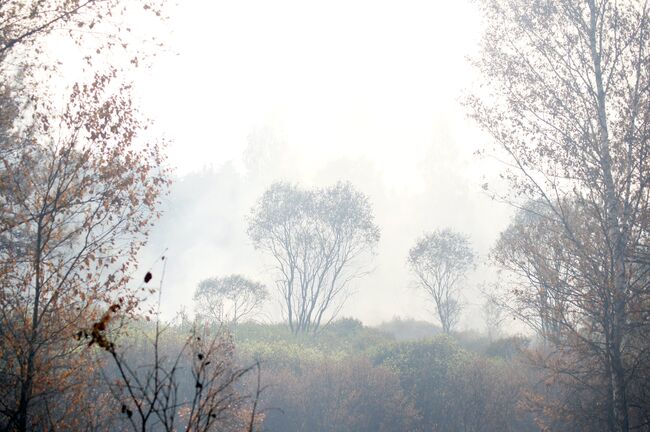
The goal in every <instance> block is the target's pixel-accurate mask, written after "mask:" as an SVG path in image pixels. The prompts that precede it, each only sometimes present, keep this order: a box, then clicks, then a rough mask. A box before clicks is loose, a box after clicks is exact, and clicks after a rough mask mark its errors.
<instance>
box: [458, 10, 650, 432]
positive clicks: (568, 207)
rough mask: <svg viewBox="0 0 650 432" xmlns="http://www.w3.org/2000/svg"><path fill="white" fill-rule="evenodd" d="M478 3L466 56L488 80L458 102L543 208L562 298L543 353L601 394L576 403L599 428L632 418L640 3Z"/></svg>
mask: <svg viewBox="0 0 650 432" xmlns="http://www.w3.org/2000/svg"><path fill="white" fill-rule="evenodd" d="M481 4H482V6H483V12H484V14H485V23H486V31H485V37H484V39H483V53H482V56H481V57H480V58H479V59H478V60H477V64H478V66H479V67H480V68H481V71H482V72H483V74H484V76H485V78H486V81H487V82H488V83H487V85H486V87H485V89H484V90H481V92H483V91H484V93H482V94H485V95H486V96H485V97H482V96H481V95H479V96H477V97H473V98H470V100H469V105H470V107H471V108H472V110H473V112H474V117H475V118H476V119H477V120H478V122H479V123H480V125H481V126H482V127H483V128H484V129H485V130H486V131H488V132H489V133H491V135H492V136H493V137H494V139H495V141H496V142H497V143H498V144H499V146H500V147H501V148H502V149H504V150H505V152H506V153H507V155H508V157H509V158H510V162H511V166H512V169H511V170H510V172H508V173H507V174H506V175H505V177H506V178H508V179H509V180H510V181H511V185H512V190H513V192H514V194H515V195H514V197H513V200H515V201H519V200H524V202H525V201H527V200H533V201H540V202H543V203H544V205H545V206H546V208H547V209H548V211H547V212H546V213H545V214H544V217H545V218H548V219H550V221H551V222H550V224H549V225H550V226H552V227H553V228H554V229H555V230H556V231H555V232H554V233H553V235H552V239H553V243H554V245H555V246H556V247H558V248H559V250H561V251H562V253H561V254H559V255H557V257H561V259H562V265H563V267H564V268H565V270H564V271H565V272H566V274H567V275H568V277H567V278H561V279H560V282H561V283H560V284H558V285H557V286H556V287H559V288H560V289H561V291H559V292H561V293H562V295H563V296H564V297H565V298H566V302H565V304H568V305H570V307H569V308H568V309H565V310H562V309H561V308H560V310H556V311H554V315H552V317H553V318H552V319H553V320H554V324H557V325H559V326H560V328H559V331H560V332H561V335H562V337H561V338H560V340H561V343H560V344H558V346H557V349H556V354H557V355H555V356H546V358H547V359H549V361H546V362H544V365H545V366H546V367H548V369H549V371H550V372H551V374H552V376H553V377H555V379H556V381H557V380H560V379H564V380H566V383H567V385H568V386H569V387H568V388H569V389H570V390H571V389H573V391H569V392H568V394H573V393H574V392H577V391H578V389H579V388H587V387H589V388H590V389H591V391H592V393H591V394H592V395H599V396H598V398H599V401H598V404H601V405H602V406H604V407H605V408H606V409H605V410H603V409H602V408H600V409H598V408H597V407H598V406H599V405H598V404H595V405H594V409H593V410H592V411H591V413H586V414H585V416H584V417H585V419H587V420H589V421H592V419H593V417H595V416H598V415H600V412H603V411H604V418H603V419H602V423H600V425H599V428H602V429H604V428H607V429H609V430H612V431H628V430H629V429H630V428H635V427H641V426H642V425H644V424H645V421H646V420H645V417H647V415H646V414H643V410H644V408H642V407H644V406H648V400H647V398H645V400H644V399H643V398H642V397H641V396H639V395H636V396H633V395H632V394H631V393H630V389H631V387H629V383H633V382H636V381H637V380H639V379H640V377H639V376H638V375H637V374H638V373H639V368H638V367H637V366H636V365H638V364H642V363H644V362H646V361H647V354H646V353H647V337H646V338H645V342H643V339H644V338H639V337H638V335H639V334H641V333H644V334H646V335H647V334H649V331H650V328H648V320H647V319H646V318H643V317H647V316H648V307H649V306H650V301H649V297H650V289H649V285H648V282H649V281H648V278H647V273H648V265H647V263H648V262H649V260H648V252H649V250H650V249H649V248H648V238H650V235H649V228H650V218H649V216H650V215H649V212H648V210H649V209H650V206H649V205H648V203H649V198H650V194H649V191H650V158H649V155H650V152H649V151H648V150H649V146H648V139H649V138H650V105H649V104H648V101H649V100H650V67H649V57H648V54H649V53H650V32H649V31H648V28H649V26H648V19H649V18H650V17H649V10H648V8H649V5H648V2H647V1H618V2H612V1H608V0H581V1H573V0H560V1H555V2H543V1H527V0H484V1H482V2H481ZM487 95H489V96H487ZM519 205H521V201H520V202H519ZM534 251H535V253H537V251H539V249H537V248H536V249H534ZM539 255H540V256H544V255H545V253H539ZM549 258H552V257H549ZM544 267H546V268H552V267H553V262H551V261H548V262H547V263H546V264H545V265H544ZM540 269H541V267H540ZM535 271H537V270H535ZM538 276H542V274H541V273H540V274H539V275H538ZM533 288H535V287H533ZM531 298H532V297H531ZM556 309H557V308H556ZM632 342H635V343H634V344H633V343H632ZM637 343H643V344H645V347H644V346H639V345H637ZM637 397H641V400H636V401H635V402H634V403H632V402H631V398H637ZM574 399H575V398H574ZM568 416H573V417H574V418H575V417H576V412H569V413H567V417H568ZM589 417H591V419H590V418H589ZM631 419H632V421H631Z"/></svg>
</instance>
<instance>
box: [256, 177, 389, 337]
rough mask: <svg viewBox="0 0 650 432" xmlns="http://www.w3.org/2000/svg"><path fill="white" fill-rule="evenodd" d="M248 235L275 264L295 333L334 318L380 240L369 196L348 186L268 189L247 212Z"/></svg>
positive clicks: (280, 290)
mask: <svg viewBox="0 0 650 432" xmlns="http://www.w3.org/2000/svg"><path fill="white" fill-rule="evenodd" d="M248 235H249V236H250V238H251V240H252V241H253V245H254V246H255V248H257V249H260V250H262V251H264V252H266V253H267V254H268V255H269V256H270V257H271V258H272V259H273V261H274V268H275V276H276V277H277V283H276V287H277V289H278V292H279V294H280V297H281V299H282V304H283V307H284V314H285V318H286V319H287V321H288V325H289V327H290V328H291V330H292V331H293V332H294V333H305V332H315V331H317V330H318V329H320V328H321V326H322V325H324V324H327V323H328V322H330V321H331V320H332V319H333V318H334V317H335V316H336V315H337V313H338V312H339V310H340V309H341V307H342V306H343V304H344V302H345V300H346V299H347V296H348V295H349V290H348V288H349V284H350V282H351V281H352V280H353V279H355V278H357V277H359V276H361V275H363V274H364V273H365V271H366V270H365V268H366V267H365V264H366V263H367V261H368V258H370V256H371V255H372V252H373V250H374V248H375V246H376V245H377V243H378V241H379V237H380V234H379V228H378V227H377V226H376V225H375V223H374V216H373V214H372V207H371V205H370V203H369V201H368V197H366V196H365V195H364V194H363V193H361V192H359V191H357V190H356V189H355V188H354V187H353V186H352V185H351V184H350V183H337V184H335V185H334V186H331V187H327V188H319V189H312V190H305V189H301V188H299V187H297V186H294V185H291V184H287V183H275V184H273V185H272V186H271V187H270V188H269V189H268V190H267V191H266V192H265V193H264V194H263V195H262V197H261V198H260V200H259V201H258V203H257V204H256V205H255V207H254V208H253V209H252V212H251V216H250V218H249V223H248Z"/></svg>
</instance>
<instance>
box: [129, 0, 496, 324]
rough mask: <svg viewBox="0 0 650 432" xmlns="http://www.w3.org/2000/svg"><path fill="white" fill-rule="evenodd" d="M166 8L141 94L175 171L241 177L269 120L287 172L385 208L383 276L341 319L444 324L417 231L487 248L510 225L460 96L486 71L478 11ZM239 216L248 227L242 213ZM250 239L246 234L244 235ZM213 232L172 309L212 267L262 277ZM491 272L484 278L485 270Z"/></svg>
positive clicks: (246, 4) (171, 295) (186, 253)
mask: <svg viewBox="0 0 650 432" xmlns="http://www.w3.org/2000/svg"><path fill="white" fill-rule="evenodd" d="M169 14H170V19H169V21H167V22H166V23H165V25H164V30H165V32H167V33H168V34H167V35H166V36H165V37H164V38H163V39H166V49H167V51H166V52H165V53H163V54H161V55H158V57H157V60H156V61H155V62H154V65H153V67H152V68H151V69H149V70H140V71H139V72H138V74H139V78H137V83H136V84H137V85H136V89H137V90H138V92H139V95H140V97H141V99H142V103H143V108H144V112H145V113H147V114H148V115H149V116H150V117H152V118H153V119H154V120H155V121H156V122H157V124H158V125H159V127H160V129H161V130H162V131H164V133H165V134H166V136H168V137H169V138H170V139H171V140H172V145H171V147H170V148H169V158H170V162H171V164H172V165H173V166H175V167H176V168H177V171H176V173H177V174H178V175H180V176H182V175H184V174H187V173H190V172H193V171H197V170H200V169H202V168H203V167H206V166H214V167H219V166H221V165H222V164H223V163H225V162H228V161H233V162H234V164H235V166H236V167H238V168H239V169H240V170H241V169H242V168H243V162H242V155H243V152H244V150H245V148H246V145H247V143H248V141H247V138H248V136H249V135H250V134H251V132H253V131H254V130H256V129H258V128H260V127H265V128H270V129H271V130H273V131H275V134H276V135H278V136H282V137H284V139H285V140H286V152H287V154H288V155H290V156H289V157H288V159H287V158H284V159H285V160H288V161H289V162H288V163H287V164H286V165H283V166H282V167H280V168H279V169H280V170H281V171H282V172H283V175H284V176H285V177H286V178H289V179H292V180H299V181H300V182H302V183H305V184H319V182H322V181H324V180H327V181H329V182H333V181H336V180H338V178H335V177H336V173H337V172H345V173H346V176H347V177H348V178H349V179H351V180H352V181H353V183H355V185H357V186H358V187H359V188H360V189H361V190H362V191H364V192H365V193H367V194H369V196H370V198H371V201H373V202H375V203H376V204H377V208H376V214H377V223H378V224H379V225H380V227H381V229H382V243H381V246H380V249H379V251H378V257H377V260H376V263H375V268H376V271H375V272H374V273H373V274H372V275H371V276H369V277H367V278H366V279H364V280H363V281H360V282H359V283H358V284H357V286H356V289H357V291H358V294H357V295H356V296H354V297H353V298H352V299H351V301H350V302H349V304H348V306H346V308H345V309H344V311H343V315H346V316H355V317H357V318H360V319H362V320H363V321H364V322H366V323H369V324H376V323H379V322H381V321H383V320H388V319H391V318H392V317H393V316H396V315H399V316H402V317H415V318H418V319H429V320H431V308H430V307H429V306H427V305H426V304H425V302H423V299H422V297H421V296H420V295H418V294H417V292H416V291H415V290H413V289H412V287H410V286H411V285H412V277H411V276H410V275H409V273H408V271H407V269H406V268H405V267H406V266H405V260H406V253H407V252H408V248H409V247H410V246H411V245H412V244H413V243H414V241H415V239H416V237H417V236H419V235H421V234H422V233H424V232H425V231H430V230H433V229H437V228H443V227H447V226H450V227H452V228H454V229H457V230H459V231H462V232H465V233H467V234H469V235H470V237H471V239H472V241H473V243H474V244H475V246H476V248H477V250H478V251H479V253H480V254H481V255H482V256H483V257H485V254H486V253H487V251H488V250H489V247H490V246H491V245H492V243H493V241H494V240H495V238H496V236H497V234H498V232H499V231H500V230H501V229H502V228H503V227H504V226H505V224H506V223H507V221H508V219H507V215H508V211H509V210H508V209H506V208H504V207H503V206H502V205H498V204H495V203H494V202H492V201H490V200H489V199H488V198H487V197H486V196H485V195H484V194H483V193H482V191H481V188H480V184H481V182H483V181H484V179H485V178H487V179H492V178H493V177H494V174H495V173H496V172H497V171H498V169H495V167H494V164H492V165H490V163H489V161H487V162H486V160H484V159H480V158H478V157H475V156H473V153H474V152H475V151H476V150H478V149H479V148H481V147H482V146H483V144H485V143H486V142H487V139H486V137H485V136H484V135H482V134H481V133H479V132H478V131H477V129H476V127H475V126H474V125H473V123H472V122H471V120H469V119H468V118H467V117H466V115H465V110H464V109H463V108H462V106H461V105H460V103H459V100H460V98H461V96H462V92H463V91H464V90H467V89H468V88H469V87H470V86H471V85H472V82H473V80H476V79H477V77H476V75H474V73H475V72H474V71H473V69H472V68H471V67H470V66H469V63H468V61H467V60H466V58H467V56H470V55H474V54H475V53H476V52H477V49H478V41H479V38H480V31H481V29H480V20H479V14H478V10H477V9H476V5H472V4H470V0H456V1H431V0H429V1H411V0H401V1H396V0H395V1H360V0H345V1H342V0H331V1H327V2H314V1H297V0H295V1H294V0H279V1H268V0H266V1H252V0H240V1H214V0H211V1H202V0H184V1H183V2H182V3H181V4H179V5H177V6H176V7H174V8H172V9H171V10H170V12H169ZM346 161H347V162H346ZM332 167H334V168H332ZM341 167H344V169H342V168H341ZM345 167H347V168H345ZM355 167H360V168H358V169H360V170H365V172H362V173H360V172H354V171H355V169H357V168H355ZM328 170H329V171H328ZM337 170H338V171H337ZM377 177H381V178H377ZM348 178H345V179H348ZM377 185H379V186H377ZM215 205H217V206H230V205H234V204H232V203H229V202H219V203H216V204H215ZM248 205H250V203H249V202H245V203H244V204H241V206H242V207H245V209H246V210H247V209H249V208H250V207H246V206H248ZM201 208H205V206H204V207H201ZM233 211H240V213H237V214H236V218H238V219H242V220H243V218H244V217H245V213H244V212H243V210H241V209H237V210H233ZM197 217H199V215H197ZM215 221H216V219H215ZM179 223H180V224H193V223H196V222H195V221H194V220H187V221H180V222H179ZM214 229H216V230H218V229H219V227H216V228H214ZM244 229H245V228H244V227H243V223H242V224H241V226H237V227H235V228H233V226H228V227H224V228H223V230H235V231H237V230H239V231H243V230H244ZM237 236H238V237H237V239H238V242H239V243H241V242H245V241H246V239H245V234H244V233H243V232H242V233H237ZM208 237H209V236H207V235H205V236H204V238H199V239H197V241H196V242H195V243H192V247H191V250H176V254H177V258H178V259H177V263H178V265H177V266H176V269H177V270H176V271H177V272H178V273H179V275H177V277H176V278H175V279H174V278H173V277H172V280H175V283H174V284H173V285H174V287H170V289H168V292H167V294H166V298H167V300H166V302H167V304H168V305H169V306H168V309H169V310H168V312H171V310H172V309H173V308H174V307H177V306H178V305H180V304H186V305H189V304H190V303H191V293H192V291H193V287H194V286H196V283H197V282H198V281H199V280H200V279H202V278H203V277H208V276H214V275H215V274H214V272H215V270H214V266H213V265H212V264H210V265H209V266H211V267H210V268H209V269H208V270H205V267H206V265H205V263H221V264H220V265H216V267H217V269H218V270H219V271H221V272H223V273H225V274H228V273H233V272H242V273H244V274H246V275H250V276H254V277H259V278H262V279H264V277H265V275H264V274H263V272H262V271H261V270H259V268H260V267H261V266H262V264H261V262H260V261H255V260H253V261H252V262H247V263H243V262H242V260H237V259H235V258H234V256H237V253H236V252H234V251H229V250H227V249H223V248H222V249H219V247H217V246H215V245H213V244H211V243H209V242H208V241H207V240H206V238H208ZM245 246H246V247H249V246H250V245H245ZM169 247H170V250H174V247H175V245H174V244H170V245H169ZM249 249H250V251H249V250H246V251H245V252H244V253H243V256H245V257H247V258H248V257H250V256H251V255H250V253H251V252H252V248H249ZM152 256H157V253H156V251H154V252H152ZM244 261H250V260H244ZM171 271H172V272H173V271H174V270H173V268H172V269H171ZM180 273H183V274H182V275H180ZM479 273H480V272H479ZM479 273H477V274H476V275H474V276H473V277H472V280H471V284H470V285H471V286H473V287H475V286H476V285H477V284H479V283H481V282H482V281H483V280H484V279H485V278H486V277H487V276H486V274H487V273H485V272H484V273H480V274H479ZM187 275H192V276H187ZM266 276H268V275H266ZM169 291H171V292H169ZM476 292H477V290H476V289H475V288H472V290H470V291H469V292H468V294H467V295H466V296H465V297H466V300H467V302H468V303H469V304H470V307H469V309H468V311H467V313H466V316H467V320H466V323H467V324H466V326H469V327H478V326H481V317H480V310H479V309H477V308H478V304H479V303H480V302H481V301H482V300H481V299H480V298H478V297H477V294H476Z"/></svg>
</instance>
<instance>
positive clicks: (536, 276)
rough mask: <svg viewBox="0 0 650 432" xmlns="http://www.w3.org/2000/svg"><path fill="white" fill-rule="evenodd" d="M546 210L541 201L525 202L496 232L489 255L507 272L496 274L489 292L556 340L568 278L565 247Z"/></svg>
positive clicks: (544, 336) (565, 304)
mask: <svg viewBox="0 0 650 432" xmlns="http://www.w3.org/2000/svg"><path fill="white" fill-rule="evenodd" d="M566 208H567V209H568V208H569V206H568V205H566ZM549 211H550V209H548V208H547V207H546V206H545V205H544V204H543V203H541V202H531V203H528V204H527V205H526V206H525V208H524V209H522V210H521V211H520V212H519V213H518V214H517V215H516V216H515V217H514V219H513V221H512V223H511V224H510V226H508V228H507V229H506V230H505V231H503V232H502V233H501V235H500V236H499V239H498V241H497V243H496V245H495V246H494V248H493V249H492V252H491V254H490V257H491V259H492V261H493V262H494V263H495V264H496V265H497V266H498V267H499V268H500V269H502V270H507V272H505V273H503V274H502V275H501V278H500V282H499V283H500V284H501V285H502V286H501V289H495V290H494V292H493V293H492V299H493V300H494V301H495V302H497V303H498V304H499V305H500V306H501V307H502V308H505V309H507V310H508V312H509V313H510V314H511V315H514V316H515V317H516V318H518V319H520V320H521V321H522V322H524V323H525V324H527V325H528V326H529V327H530V328H531V329H533V330H535V332H536V333H537V335H538V336H540V337H541V338H542V339H543V340H544V341H555V342H557V341H558V340H559V339H560V338H561V333H562V332H561V328H560V327H561V323H560V321H561V320H562V317H564V316H567V311H568V307H569V303H568V302H569V298H567V293H566V284H567V283H569V281H570V278H571V275H570V273H569V272H570V268H569V266H568V265H567V263H569V262H570V257H569V255H568V254H570V253H571V250H570V249H569V248H567V247H566V245H564V244H563V242H562V239H561V237H558V233H559V232H560V231H561V230H562V228H561V227H559V226H557V223H556V222H555V221H554V220H553V218H552V214H550V213H549ZM503 288H505V289H506V292H502V290H503Z"/></svg>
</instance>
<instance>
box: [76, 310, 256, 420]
mask: <svg viewBox="0 0 650 432" xmlns="http://www.w3.org/2000/svg"><path fill="white" fill-rule="evenodd" d="M120 310H121V303H116V304H114V305H112V306H111V307H110V308H109V310H108V311H107V312H106V313H104V314H103V315H102V317H101V318H100V319H99V320H98V321H97V322H95V323H94V324H93V325H92V327H91V328H88V329H85V330H81V331H79V332H78V334H77V338H78V339H80V340H83V341H88V346H89V347H90V346H93V345H97V346H98V347H100V348H101V349H103V350H104V351H105V352H107V353H108V354H109V356H110V358H111V359H112V363H113V366H114V368H115V372H114V375H115V377H116V379H113V378H109V377H108V376H106V378H107V382H108V386H109V388H110V391H111V393H112V395H113V397H114V398H115V400H116V401H117V402H118V404H119V405H121V415H122V419H123V420H124V421H126V423H127V424H128V425H129V426H130V428H131V429H132V430H133V431H142V432H144V431H151V430H163V431H168V432H172V431H176V430H179V428H180V429H182V430H184V431H187V432H209V431H214V430H219V431H224V432H230V431H232V432H235V431H247V432H253V431H254V430H255V428H256V426H257V425H258V423H259V422H260V421H261V419H262V416H261V414H260V413H259V412H258V411H257V405H258V401H259V398H260V396H261V393H262V391H263V390H264V388H263V387H262V386H261V383H260V373H261V371H260V364H259V362H257V363H255V364H253V365H252V366H250V367H238V366H237V365H236V363H235V354H234V352H235V350H234V344H233V342H232V338H231V337H230V335H229V334H228V332H227V331H224V329H222V328H220V329H218V330H217V331H216V332H215V333H214V334H209V333H206V332H202V333H199V332H198V331H197V330H196V329H193V330H192V332H191V335H190V336H189V337H187V338H186V341H185V343H184V344H183V345H182V346H181V347H180V349H179V351H178V352H177V353H173V354H172V356H171V357H167V356H166V355H165V353H164V352H163V350H162V349H161V342H162V340H163V337H164V333H165V330H167V328H165V327H162V326H161V323H160V321H159V320H157V321H156V327H155V333H154V337H153V340H152V342H151V344H152V347H151V348H152V350H153V352H152V355H151V359H150V360H151V363H150V364H147V363H146V361H147V360H144V362H145V363H143V359H138V361H137V363H136V364H134V363H133V361H130V360H129V359H128V358H127V356H125V354H124V353H122V352H120V350H119V349H118V347H117V345H116V344H115V342H113V340H112V339H111V334H110V331H109V326H110V324H111V322H112V321H115V320H116V317H117V314H118V313H119V312H120ZM122 351H123V350H122ZM254 370H256V371H257V375H258V381H257V389H256V391H255V393H254V396H253V397H252V398H251V397H250V396H247V395H244V394H242V393H241V390H243V389H242V388H241V385H242V383H243V378H244V377H245V376H246V375H248V374H249V373H251V372H252V371H254Z"/></svg>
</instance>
